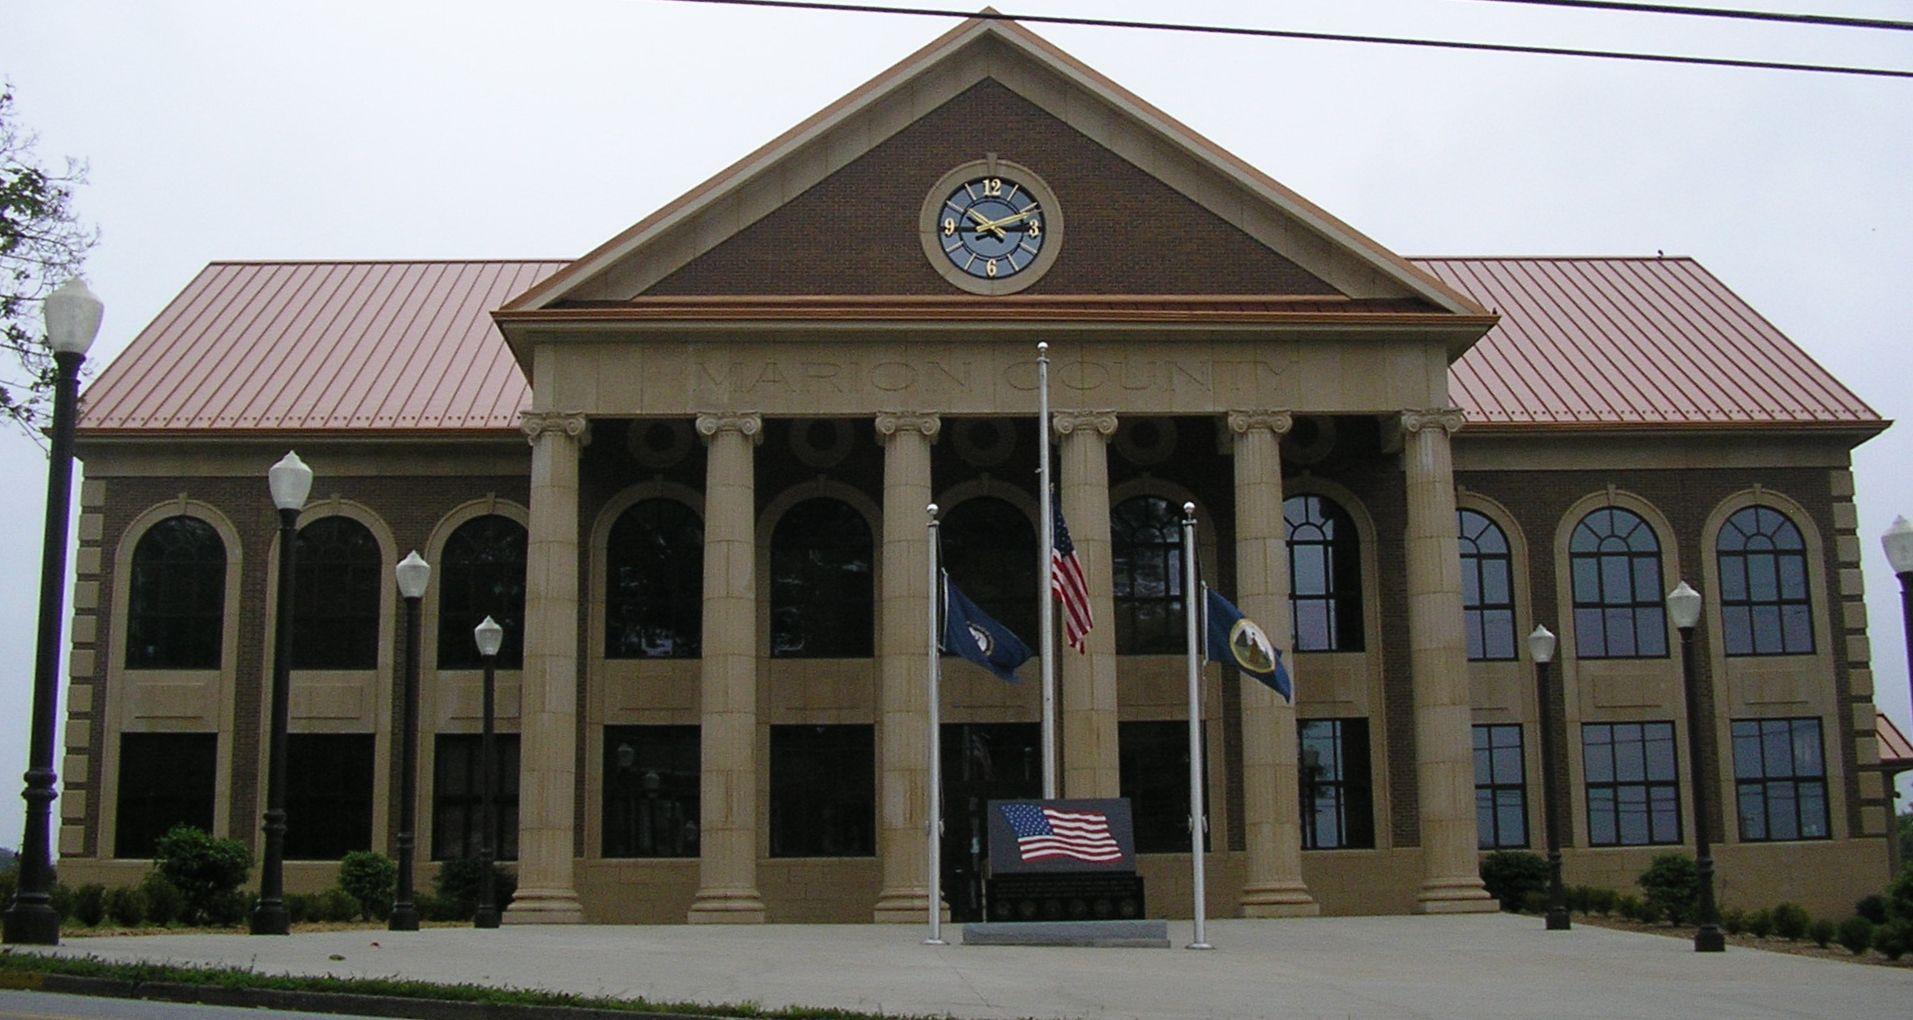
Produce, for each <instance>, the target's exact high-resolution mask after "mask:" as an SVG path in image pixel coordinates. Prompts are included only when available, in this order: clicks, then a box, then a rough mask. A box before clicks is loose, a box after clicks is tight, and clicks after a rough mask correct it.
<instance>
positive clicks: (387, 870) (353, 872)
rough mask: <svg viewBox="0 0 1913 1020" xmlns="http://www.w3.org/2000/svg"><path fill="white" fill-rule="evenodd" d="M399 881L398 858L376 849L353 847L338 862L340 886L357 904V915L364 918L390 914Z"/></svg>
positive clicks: (370, 918) (373, 918)
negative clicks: (393, 858)
mask: <svg viewBox="0 0 1913 1020" xmlns="http://www.w3.org/2000/svg"><path fill="white" fill-rule="evenodd" d="M398 884H399V866H398V862H396V861H394V860H392V858H390V857H387V856H385V855H384V854H382V853H379V852H377V851H374V850H354V851H352V852H351V853H349V854H346V855H345V859H344V860H343V861H340V862H339V888H340V889H343V890H345V894H346V895H347V896H350V897H352V899H353V901H354V902H356V903H357V904H358V905H359V915H360V916H361V917H363V918H364V919H365V920H367V921H383V920H385V919H386V918H387V917H389V916H391V914H392V899H393V897H394V896H395V895H396V894H397V892H398Z"/></svg>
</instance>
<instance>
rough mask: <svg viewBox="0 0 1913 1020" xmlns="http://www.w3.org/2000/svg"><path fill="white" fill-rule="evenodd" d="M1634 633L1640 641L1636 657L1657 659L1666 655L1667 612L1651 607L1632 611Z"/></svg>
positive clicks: (1657, 607)
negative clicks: (1643, 656)
mask: <svg viewBox="0 0 1913 1020" xmlns="http://www.w3.org/2000/svg"><path fill="white" fill-rule="evenodd" d="M1634 628H1635V633H1636V635H1637V636H1638V639H1639V641H1640V645H1639V651H1638V652H1637V653H1636V654H1638V655H1645V656H1652V657H1659V656H1662V655H1666V654H1667V611H1666V610H1665V609H1662V608H1661V607H1660V606H1658V605H1657V606H1652V607H1649V608H1645V609H1636V610H1635V611H1634Z"/></svg>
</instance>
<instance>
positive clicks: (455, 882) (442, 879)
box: [432, 857, 518, 921]
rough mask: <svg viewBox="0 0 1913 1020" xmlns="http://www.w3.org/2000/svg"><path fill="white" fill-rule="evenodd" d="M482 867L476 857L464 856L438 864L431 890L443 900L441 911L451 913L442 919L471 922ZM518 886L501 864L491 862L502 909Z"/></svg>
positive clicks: (476, 900) (514, 877)
mask: <svg viewBox="0 0 1913 1020" xmlns="http://www.w3.org/2000/svg"><path fill="white" fill-rule="evenodd" d="M481 875H482V872H481V871H480V870H479V864H478V860H477V858H471V857H467V858H461V859H459V860H453V861H445V862H443V863H442V864H440V865H439V866H438V874H436V875H434V876H432V891H433V892H434V893H435V894H436V897H437V898H438V899H439V900H441V901H442V902H441V903H440V904H439V907H440V909H441V911H444V912H449V913H451V914H452V916H451V917H447V918H440V919H439V920H447V921H469V920H471V919H472V915H473V914H474V913H476V912H477V910H478V880H479V878H480V876H481ZM517 888H518V879H517V877H516V876H514V875H513V874H512V873H511V872H510V871H509V870H507V869H506V868H504V867H503V866H501V865H498V864H493V865H492V896H493V898H494V900H495V901H496V902H497V904H498V908H499V909H500V910H503V909H504V907H505V904H507V903H510V902H511V896H512V893H513V892H514V891H516V890H517Z"/></svg>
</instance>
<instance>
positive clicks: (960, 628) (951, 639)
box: [943, 573, 1035, 683]
mask: <svg viewBox="0 0 1913 1020" xmlns="http://www.w3.org/2000/svg"><path fill="white" fill-rule="evenodd" d="M943 595H944V600H943V650H944V651H946V652H955V653H956V654H958V655H961V656H963V657H964V658H966V659H968V660H970V661H971V662H974V663H976V664H977V665H979V666H982V667H983V668H984V669H987V670H989V671H990V672H992V673H995V674H996V675H997V676H999V677H1002V678H1003V679H1004V680H1005V681H1006V682H1008V683H1018V682H1020V680H1021V678H1020V677H1018V676H1017V675H1016V667H1018V666H1021V665H1022V664H1024V663H1025V662H1028V661H1029V660H1030V657H1031V656H1032V655H1034V654H1035V653H1033V652H1031V651H1030V646H1028V645H1026V644H1024V643H1023V641H1022V639H1020V638H1018V637H1017V636H1016V635H1015V634H1012V633H1010V630H1009V628H1007V627H1005V626H1003V625H1002V624H1000V623H998V622H996V621H995V620H993V619H991V618H990V614H988V613H986V612H984V611H983V610H981V609H979V608H977V605H976V603H974V602H971V601H970V600H969V598H968V597H967V596H965V595H964V594H963V592H962V591H961V590H959V589H958V588H957V586H956V585H954V584H952V583H951V582H950V575H949V574H948V573H945V574H944V575H943Z"/></svg>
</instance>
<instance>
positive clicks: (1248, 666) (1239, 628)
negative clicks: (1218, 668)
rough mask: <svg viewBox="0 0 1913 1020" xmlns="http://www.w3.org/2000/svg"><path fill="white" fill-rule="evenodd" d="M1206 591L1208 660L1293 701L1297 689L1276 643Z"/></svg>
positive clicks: (1231, 605) (1213, 593) (1214, 593)
mask: <svg viewBox="0 0 1913 1020" xmlns="http://www.w3.org/2000/svg"><path fill="white" fill-rule="evenodd" d="M1202 590H1203V591H1204V592H1205V593H1206V594H1207V596H1208V598H1207V600H1206V602H1205V609H1206V611H1205V612H1204V613H1203V615H1204V616H1205V617H1207V618H1208V623H1207V630H1208V632H1209V633H1208V641H1207V645H1206V648H1205V649H1204V652H1203V655H1204V657H1205V658H1207V659H1208V660H1209V661H1211V662H1226V663H1231V664H1233V665H1234V666H1235V667H1236V668H1237V669H1240V670H1242V672H1244V673H1247V674H1249V675H1250V676H1252V677H1255V678H1256V679H1257V680H1260V681H1262V682H1263V683H1264V684H1267V685H1268V686H1269V687H1271V688H1273V689H1274V691H1275V693H1277V694H1280V695H1282V700H1283V701H1289V702H1293V701H1294V700H1295V694H1294V687H1293V685H1291V684H1290V683H1289V671H1288V670H1286V669H1283V668H1282V652H1281V650H1280V649H1278V648H1276V647H1275V642H1273V641H1270V640H1269V635H1268V634H1266V633H1264V632H1263V630H1262V628H1260V627H1258V626H1256V625H1255V621H1254V620H1251V619H1249V618H1248V617H1246V616H1243V615H1242V610H1240V609H1237V608H1236V607H1235V606H1234V605H1233V604H1231V603H1230V602H1229V600H1228V599H1225V598H1223V597H1222V596H1221V595H1220V594H1218V593H1217V592H1216V590H1215V589H1214V588H1211V587H1209V586H1208V585H1206V584H1205V585H1203V586H1202Z"/></svg>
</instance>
